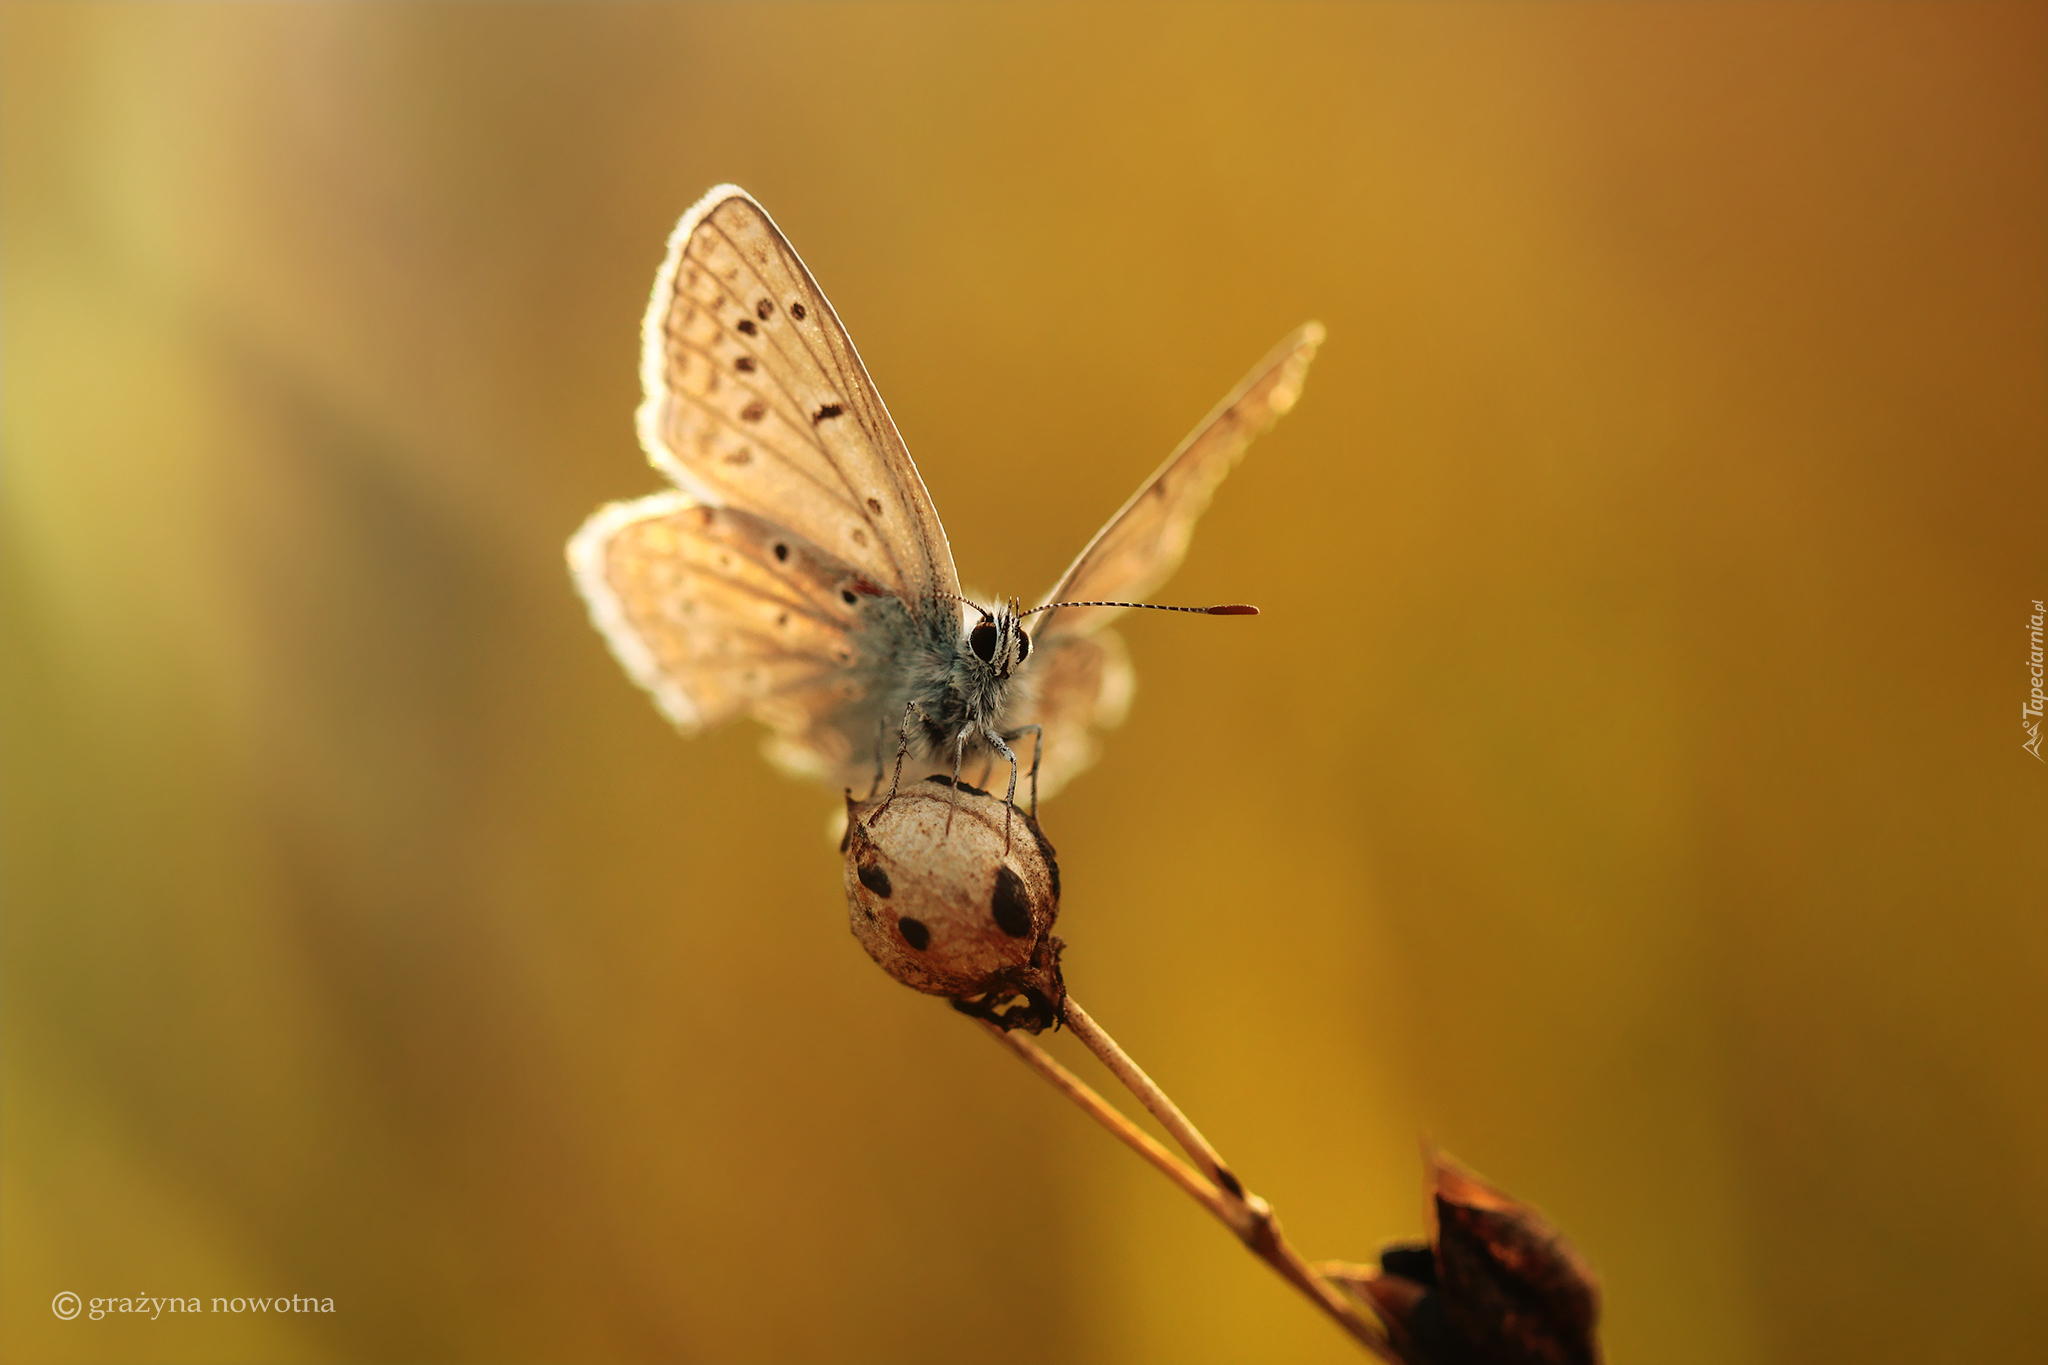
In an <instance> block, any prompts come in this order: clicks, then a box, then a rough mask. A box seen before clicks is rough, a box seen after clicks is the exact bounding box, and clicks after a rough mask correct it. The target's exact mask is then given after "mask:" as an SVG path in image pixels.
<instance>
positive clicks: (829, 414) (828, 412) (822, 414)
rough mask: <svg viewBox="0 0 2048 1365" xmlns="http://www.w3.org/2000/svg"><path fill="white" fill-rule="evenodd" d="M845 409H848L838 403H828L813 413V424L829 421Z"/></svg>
mask: <svg viewBox="0 0 2048 1365" xmlns="http://www.w3.org/2000/svg"><path fill="white" fill-rule="evenodd" d="M844 411H846V409H845V408H842V407H840V406H839V405H838V404H837V403H827V404H826V405H825V406H824V407H822V408H819V409H818V410H817V411H816V412H814V413H812V414H811V425H812V426H816V425H818V423H820V422H828V421H830V420H831V419H833V418H834V417H837V416H838V415H839V414H840V413H842V412H844Z"/></svg>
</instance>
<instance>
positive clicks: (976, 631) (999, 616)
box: [967, 598, 1031, 678]
mask: <svg viewBox="0 0 2048 1365" xmlns="http://www.w3.org/2000/svg"><path fill="white" fill-rule="evenodd" d="M975 610H976V611H979V612H980V613H981V619H980V620H978V621H976V622H975V623H974V624H973V625H972V626H969V627H968V628H967V648H968V649H970V650H972V651H973V653H974V657H975V658H977V659H979V660H981V662H982V663H983V664H985V665H987V667H988V669H989V671H991V672H992V673H994V674H995V675H996V676H997V677H998V678H1007V677H1009V676H1010V675H1011V674H1012V673H1014V672H1016V671H1017V669H1018V668H1020V667H1022V665H1023V663H1024V661H1025V660H1026V659H1028V658H1030V657H1031V637H1030V635H1028V634H1026V633H1025V630H1024V622H1023V619H1022V618H1021V617H1020V616H1019V615H1018V612H1017V601H1016V599H1015V598H1012V599H1010V601H1008V602H1006V603H1004V604H1002V605H1000V606H998V607H997V608H996V609H995V610H994V611H988V610H986V609H984V608H981V607H976V608H975Z"/></svg>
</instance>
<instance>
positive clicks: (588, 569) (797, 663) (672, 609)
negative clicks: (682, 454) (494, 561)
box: [569, 491, 896, 774]
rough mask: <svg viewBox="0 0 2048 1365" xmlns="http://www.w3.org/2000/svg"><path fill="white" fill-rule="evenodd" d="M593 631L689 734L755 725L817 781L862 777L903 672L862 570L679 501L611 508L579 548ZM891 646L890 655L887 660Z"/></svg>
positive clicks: (753, 519)
mask: <svg viewBox="0 0 2048 1365" xmlns="http://www.w3.org/2000/svg"><path fill="white" fill-rule="evenodd" d="M569 568H570V572H571V574H572V575H573V576H574V577H575V580H576V586H577V588H578V589H579V590H580V591H581V592H582V594H583V597H584V600H585V601H586V602H587V603H589V606H590V615H591V619H592V621H594V622H595V623H596V625H597V628H598V630H599V631H600V632H602V633H603V635H604V637H605V640H606V642H607V643H608V644H610V646H611V649H612V653H613V654H615V655H617V656H618V660H619V662H620V663H621V664H623V665H624V666H625V669H626V672H627V674H628V675H629V676H631V677H632V679H633V681H635V682H637V683H639V684H640V685H641V686H642V687H644V688H646V689H647V690H648V691H649V692H651V693H652V694H653V695H654V700H655V703H656V704H657V705H658V706H659V707H660V708H661V710H662V713H663V714H665V715H666V716H668V718H669V719H670V720H672V721H674V722H675V724H676V726H677V727H678V728H679V729H681V730H682V731H683V732H684V733H685V734H694V733H695V732H696V731H698V730H699V729H702V728H705V727H707V726H711V725H716V724H718V723H719V722H720V721H723V720H728V719H730V718H732V717H733V716H736V715H739V714H742V713H747V714H752V715H753V716H755V717H756V718H757V719H759V720H761V721H762V722H764V723H765V724H767V725H768V726H769V728H770V729H772V730H773V731H775V734H776V738H775V741H774V743H773V745H772V750H771V751H772V754H773V756H775V757H776V758H777V760H778V762H780V763H782V764H783V766H785V767H789V768H793V769H796V770H798V771H801V772H805V773H811V774H816V773H825V772H836V771H839V770H841V769H845V768H848V766H849V765H850V764H852V765H855V766H858V764H859V763H860V762H870V763H871V761H872V760H871V759H860V758H857V757H856V756H855V755H854V754H853V749H854V747H855V746H854V744H853V742H852V741H851V740H850V739H849V738H848V735H849V733H860V734H865V733H869V732H872V730H873V729H874V725H875V722H874V721H873V720H872V719H871V718H867V717H866V716H865V714H864V708H865V709H871V706H870V699H871V697H872V695H873V693H874V691H875V684H876V681H877V679H878V677H879V675H880V673H881V671H882V670H884V669H886V668H887V666H888V665H889V663H890V660H889V659H888V658H887V657H886V656H887V649H886V641H887V640H888V638H889V636H888V633H887V631H885V630H884V631H878V630H876V629H875V621H876V617H875V613H877V612H879V611H884V610H888V609H892V608H894V607H895V605H896V604H895V600H894V599H893V598H892V597H888V596H885V595H880V594H878V593H877V591H876V585H874V584H873V583H871V582H870V581H869V580H868V579H867V577H866V574H865V572H864V571H863V570H861V569H858V568H856V567H854V566H853V565H850V564H847V563H845V562H844V561H841V560H839V559H837V558H835V557H834V556H832V555H829V554H826V553H825V552H824V551H822V550H820V549H818V547H816V546H815V545H812V544H810V543H809V542H808V541H805V540H803V539H802V538H801V537H798V536H796V535H794V534H792V533H791V532H789V531H788V530H785V529H783V528H781V527H778V526H776V525H774V524H772V523H770V522H768V521H765V520H763V519H762V518H760V517H757V516H755V515H753V514H752V513H750V512H746V511H742V510H740V509H738V508H732V507H714V506H710V505H708V504H705V503H703V502H700V501H698V500H697V499H696V498H694V497H693V496H691V495H690V494H689V493H686V492H680V491H670V492H666V493H657V494H654V495H653V496H651V497H645V498H641V499H639V500H637V501H635V502H625V503H613V504H611V505H610V506H607V507H603V508H600V509H599V510H598V511H597V512H596V513H595V514H594V515H593V516H592V517H591V518H590V520H588V521H587V522H585V523H584V524H583V528H582V529H581V530H580V531H578V532H577V533H576V535H575V536H574V537H573V538H572V539H571V540H570V542H569ZM878 645H880V646H882V647H881V648H878Z"/></svg>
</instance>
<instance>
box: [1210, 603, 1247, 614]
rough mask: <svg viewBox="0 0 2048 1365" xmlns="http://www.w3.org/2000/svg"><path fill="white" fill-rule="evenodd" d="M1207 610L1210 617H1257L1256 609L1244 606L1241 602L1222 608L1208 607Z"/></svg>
mask: <svg viewBox="0 0 2048 1365" xmlns="http://www.w3.org/2000/svg"><path fill="white" fill-rule="evenodd" d="M1207 610H1208V613H1209V615H1211V616H1257V615H1258V614H1259V609H1258V608H1257V607H1252V606H1246V605H1245V604H1244V603H1242V602H1237V603H1233V604H1231V605H1229V606H1224V607H1210V608H1208V609H1207Z"/></svg>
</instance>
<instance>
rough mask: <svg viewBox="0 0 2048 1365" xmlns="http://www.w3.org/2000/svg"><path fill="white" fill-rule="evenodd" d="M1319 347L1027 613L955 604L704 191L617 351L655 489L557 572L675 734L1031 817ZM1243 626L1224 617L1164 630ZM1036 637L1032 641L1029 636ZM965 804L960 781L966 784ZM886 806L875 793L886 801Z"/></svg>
mask: <svg viewBox="0 0 2048 1365" xmlns="http://www.w3.org/2000/svg"><path fill="white" fill-rule="evenodd" d="M1322 339H1323V329H1322V327H1321V326H1320V325H1318V324H1316V323H1313V322H1311V323H1308V324H1306V325H1305V326H1303V327H1301V328H1300V329H1298V330H1297V331H1295V332H1294V333H1293V334H1292V335H1291V336H1289V337H1288V338H1287V339H1286V340H1284V341H1282V342H1281V343H1280V345H1279V346H1278V347H1276V348H1275V349H1274V350H1273V351H1272V353H1271V354H1269V355H1268V356H1267V357H1266V358H1265V359H1264V360H1262V361H1260V362H1259V363H1258V365H1257V366H1255V367H1254V368H1253V370H1252V372H1251V373H1250V374H1249V375H1248V376H1246V378H1245V379H1244V381H1243V382H1242V383H1240V384H1239V385H1238V386H1237V388H1236V389H1235V390H1233V391H1232V392H1231V394H1230V396H1229V397H1228V398H1226V399H1224V401H1223V403H1222V404H1221V405H1220V406H1219V407H1218V408H1217V409H1216V410H1215V411H1214V412H1212V413H1211V414H1210V415H1209V416H1208V418H1207V419H1205V420H1204V421H1203V423H1202V424H1201V425H1200V426H1199V427H1197V428H1196V429H1195V431H1194V433H1193V434H1192V435H1190V436H1189V437H1188V438H1187V440H1185V441H1183V442H1182V443H1181V445H1180V448H1179V449H1177V450H1176V451H1174V453H1173V454H1172V455H1171V456H1170V457H1169V458H1168V459H1167V461H1166V463H1165V464H1164V465H1162V466H1160V468H1159V469H1158V470H1157V471H1156V472H1155V473H1154V474H1153V475H1152V477H1151V478H1150V479H1148V480H1146V481H1145V483H1144V485H1143V486H1141V487H1140V488H1139V489H1138V491H1137V493H1136V494H1134V495H1133V496H1132V498H1131V500H1130V501H1129V502H1127V503H1126V504H1124V507H1123V509H1122V510H1121V511H1119V512H1118V513H1117V514H1116V515H1115V516H1113V517H1111V518H1110V520H1109V522H1108V524H1107V525H1105V526H1104V527H1103V528H1102V530H1101V531H1099V532H1098V533H1097V534H1096V536H1095V538H1094V539H1093V540H1091V541H1090V542H1089V543H1088V545H1087V548H1085V549H1083V550H1082V551H1081V553H1080V555H1079V556H1078V557H1077V558H1076V559H1075V560H1074V562H1073V564H1072V565H1071V566H1069V567H1068V569H1067V571H1066V573H1065V574H1063V575H1062V576H1061V578H1060V581H1059V582H1058V584H1056V585H1055V586H1054V588H1053V590H1052V591H1051V592H1050V593H1049V594H1047V596H1046V598H1045V599H1044V601H1043V602H1042V603H1040V604H1039V605H1038V606H1037V607H1034V608H1032V609H1031V610H1030V611H1024V610H1022V609H1021V608H1020V604H1019V603H1018V602H1017V601H1016V600H1015V599H1010V600H1007V601H1004V602H1000V603H996V604H993V605H989V606H983V605H981V604H979V603H976V602H972V601H970V600H968V599H967V598H966V597H964V596H963V595H962V594H961V591H960V583H959V579H958V577H957V575H956V573H955V571H954V567H953V555H952V551H951V550H950V549H949V548H948V546H947V543H946V533H945V531H944V529H943V528H942V527H941V526H940V525H939V516H938V512H937V511H936V510H935V509H934V508H933V506H932V500H931V497H930V495H929V494H928V493H927V492H926V491H925V487H924V481H923V479H922V478H920V477H919V475H918V472H917V466H916V465H914V464H912V463H911V459H910V452H909V451H908V450H907V449H905V447H904V444H903V438H902V436H901V435H899V434H898V433H897V430H896V424H895V423H894V422H893V421H891V420H890V417H889V411H888V409H887V408H886V407H884V406H883V404H882V398H881V395H880V394H878V393H876V392H875V386H874V383H873V381H872V380H870V379H869V378H868V372H867V369H866V367H865V366H863V365H862V364H861V360H860V356H859V355H858V354H857V353H856V352H855V350H854V348H853V341H852V339H851V338H850V337H848V336H847V334H846V329H845V327H843V326H842V325H841V324H840V321H839V316H838V314H837V313H835V312H834V311H833V309H832V305H831V304H830V303H828V302H826V300H825V295H824V293H823V291H821V290H820V289H819V288H818V284H817V281H816V280H814V279H812V278H811V273H810V271H809V270H807V269H806V268H805V267H804V264H803V262H802V261H801V260H799V259H798V258H797V254H796V251H795V249H794V248H793V247H791V246H790V244H789V240H788V239H787V238H786V237H784V236H783V235H782V232H781V231H780V230H779V229H778V228H777V227H776V226H775V223H774V221H773V220H772V219H770V218H769V216H768V213H767V211H766V210H764V209H763V208H762V207H761V206H760V205H759V204H757V203H756V202H754V200H753V199H752V198H751V197H750V196H749V195H748V194H747V193H746V192H745V191H743V190H741V189H739V188H738V187H736V186H733V185H720V186H718V187H716V188H715V189H713V190H712V191H711V192H710V193H708V194H706V195H705V196H704V197H703V198H702V199H701V200H699V201H698V202H697V204H696V205H695V206H694V207H692V208H691V209H690V210H689V212H687V213H685V214H684V215H683V217H682V221H681V222H679V223H678V224H677V225H676V229H675V232H674V234H673V235H672V236H671V237H670V238H669V243H668V255H667V258H666V260H665V261H664V262H663V263H662V267H661V271H660V273H659V274H658V275H657V276H656V278H655V283H654V295H653V298H652V300H651V301H650V302H649V304H648V308H647V316H646V320H645V323H644V325H643V328H642V345H641V383H642V387H643V391H644V393H645V399H644V401H643V402H642V403H641V405H640V409H639V414H638V426H639V435H640V443H641V445H642V446H643V447H644V448H645V450H646V452H647V455H648V458H649V459H650V460H651V461H652V463H653V464H654V466H655V467H656V468H657V469H659V470H661V472H662V473H664V474H666V475H667V476H668V477H669V479H670V480H671V481H672V482H673V484H674V487H672V488H670V489H667V490H666V491H663V492H659V493H655V494H652V495H650V496H647V497H643V498H639V499H636V500H634V501H631V502H619V503H612V504H610V505H608V506H605V507H602V508H600V509H599V510H598V511H597V512H596V513H595V514H593V515H592V516H591V517H590V519H589V520H588V521H586V522H585V523H584V524H583V527H582V529H580V530H579V531H577V533H576V534H575V535H574V536H573V537H572V538H571V539H570V541H569V545H568V557H569V567H570V572H571V575H572V577H573V578H574V580H575V583H576V586H577V588H578V590H579V591H580V592H581V593H582V595H583V598H584V600H585V601H586V602H587V603H588V605H589V608H590V615H591V619H592V621H593V622H594V623H595V624H596V626H597V628H598V630H599V631H600V632H601V633H602V634H603V635H604V638H605V640H606V641H607V642H608V643H609V644H610V646H611V649H612V652H613V654H615V655H616V656H617V657H618V660H619V662H620V663H621V664H622V665H624V666H625V669H626V672H627V674H628V675H629V676H630V677H631V678H632V679H633V681H635V682H637V683H638V684H639V685H640V686H641V687H643V688H645V689H646V690H647V691H648V692H650V693H651V694H653V697H654V701H655V704H656V705H657V706H658V707H659V708H660V709H661V711H662V713H663V714H664V715H666V716H667V717H668V718H669V720H671V721H672V722H674V724H675V725H676V726H677V728H679V729H680V730H682V731H683V732H684V733H685V734H690V733H695V732H697V731H699V730H701V729H703V728H706V727H709V726H712V725H716V724H718V723H720V722H722V721H725V720H728V719H730V718H732V717H734V716H737V715H740V714H743V713H744V714H750V715H752V716H754V717H755V718H756V719H758V720H759V721H761V722H762V723H763V724H764V725H766V726H767V728H768V730H769V732H770V738H769V741H768V746H767V752H768V756H769V757H770V759H772V760H773V761H775V762H776V763H777V764H778V765H780V766H781V767H783V768H785V769H787V770H790V771H792V772H795V773H799V774H804V775H812V776H817V777H822V778H824V779H825V780H826V781H828V782H829V783H831V784H832V785H834V786H837V787H845V788H852V787H854V786H856V785H858V784H859V783H861V782H862V781H864V780H868V779H870V778H872V779H873V780H872V783H871V785H870V788H869V790H870V794H872V792H873V791H874V790H875V789H876V788H877V787H878V786H879V782H880V776H881V772H882V768H883V764H884V761H885V759H886V756H887V755H888V753H890V752H892V751H893V752H894V753H895V755H896V765H897V768H896V777H897V779H898V780H900V778H901V775H902V762H903V759H904V758H905V757H914V758H916V759H919V760H927V759H929V760H937V761H939V762H941V763H949V764H950V768H951V772H952V778H953V780H954V781H955V782H956V783H957V782H958V780H959V778H960V773H961V765H962V764H963V763H964V762H966V761H967V760H969V759H980V760H982V761H983V763H984V771H986V767H987V766H988V765H990V764H992V763H993V762H994V761H995V760H997V759H1001V760H1005V761H1007V762H1008V763H1009V765H1010V791H1009V796H1010V799H1011V800H1012V801H1014V799H1015V795H1016V785H1017V772H1018V764H1019V760H1018V758H1017V756H1016V753H1015V752H1014V751H1013V750H1012V749H1011V747H1010V745H1011V744H1012V743H1013V742H1017V741H1020V740H1022V739H1023V738H1025V737H1026V736H1029V737H1030V738H1032V740H1033V741H1034V744H1033V749H1032V786H1033V804H1034V805H1035V804H1036V800H1037V797H1038V796H1040V795H1050V794H1051V793H1052V792H1053V791H1055V790H1057V789H1058V788H1059V787H1060V786H1061V785H1062V784H1063V783H1064V782H1065V781H1066V780H1067V779H1068V778H1070V777H1072V776H1073V775H1074V774H1075V773H1077V772H1079V771H1080V770H1081V769H1082V768H1085V767H1086V766H1087V765H1088V764H1089V763H1090V762H1092V761H1093V758H1094V754H1095V744H1096V741H1095V737H1094V732H1095V731H1096V730H1098V729H1102V728H1107V727H1110V726H1113V725H1115V724H1117V723H1118V722H1119V721H1121V719H1122V717H1123V712H1124V708H1125V706H1126V705H1127V703H1128V700H1129V696H1130V691H1131V671H1130V665H1129V662H1128V660H1127V658H1126V655H1125V653H1124V650H1123V646H1122V643H1121V642H1120V641H1119V640H1118V638H1117V636H1116V634H1115V632H1113V631H1111V630H1108V629H1106V628H1105V627H1106V625H1107V623H1108V622H1109V621H1110V620H1111V619H1112V618H1114V617H1115V616H1116V615H1117V614H1118V613H1119V612H1121V611H1123V610H1125V609H1126V608H1128V607H1132V606H1145V605H1148V604H1144V603H1141V602H1138V601H1136V600H1134V599H1138V598H1142V597H1144V596H1146V595H1147V594H1149V593H1150V592H1152V591H1153V590H1154V589H1156V588H1157V587H1159V586H1160V585H1161V584H1162V583H1163V582H1164V581H1165V580H1166V578H1167V577H1168V576H1169V575H1170V574H1171V573H1172V572H1173V570H1174V569H1175V568H1176V567H1178V565H1179V563H1180V561H1181V558H1182V556H1183V555H1184V554H1185V553H1186V550H1187V545H1188V539H1189V537H1190V535H1191V534H1192V532H1193V530H1194V523H1195V520H1196V518H1198V517H1199V516H1200V515H1201V514H1202V511H1203V509H1204V508H1205V507H1207V505H1208V503H1209V499H1210V496H1211V495H1212V494H1213V493H1214V491H1215V489H1216V485H1217V484H1218V482H1219V481H1221V479H1222V478H1223V476H1224V475H1225V474H1226V473H1227V472H1228V471H1229V469H1230V467H1231V466H1232V465H1233V464H1234V463H1236V461H1237V459H1238V457H1239V456H1240V455H1242V454H1243V453H1244V450H1245V447H1246V446H1247V445H1248V444H1250V442H1251V440H1252V438H1253V437H1254V436H1256V435H1258V434H1259V433H1260V432H1262V431H1264V430H1266V429H1267V428H1268V427H1269V426H1271V425H1272V423H1273V422H1274V420H1275V419H1276V418H1278V417H1279V416H1280V415H1281V414H1282V413H1284V412H1286V411H1287V410H1288V409H1289V408H1290V407H1292V406H1293V405H1294V402H1295V399H1296V398H1297V397H1298V396H1299V395H1300V393H1301V386H1302V381H1303V378H1304V376H1305V374H1306V371H1307V369H1308V364H1309V361H1310V359H1311V358H1312V357H1313V356H1314V354H1315V350H1316V347H1317V346H1318V345H1319V344H1320V343H1321V341H1322ZM1161 609H1163V610H1178V611H1208V612H1213V613H1216V614H1224V615H1231V614H1248V613H1250V612H1252V610H1253V609H1252V608H1249V607H1216V608H1200V607H1178V608H1161ZM1033 618H1036V619H1033ZM983 781H984V783H985V782H986V777H985V776H984V778H983ZM892 791H893V785H892Z"/></svg>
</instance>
